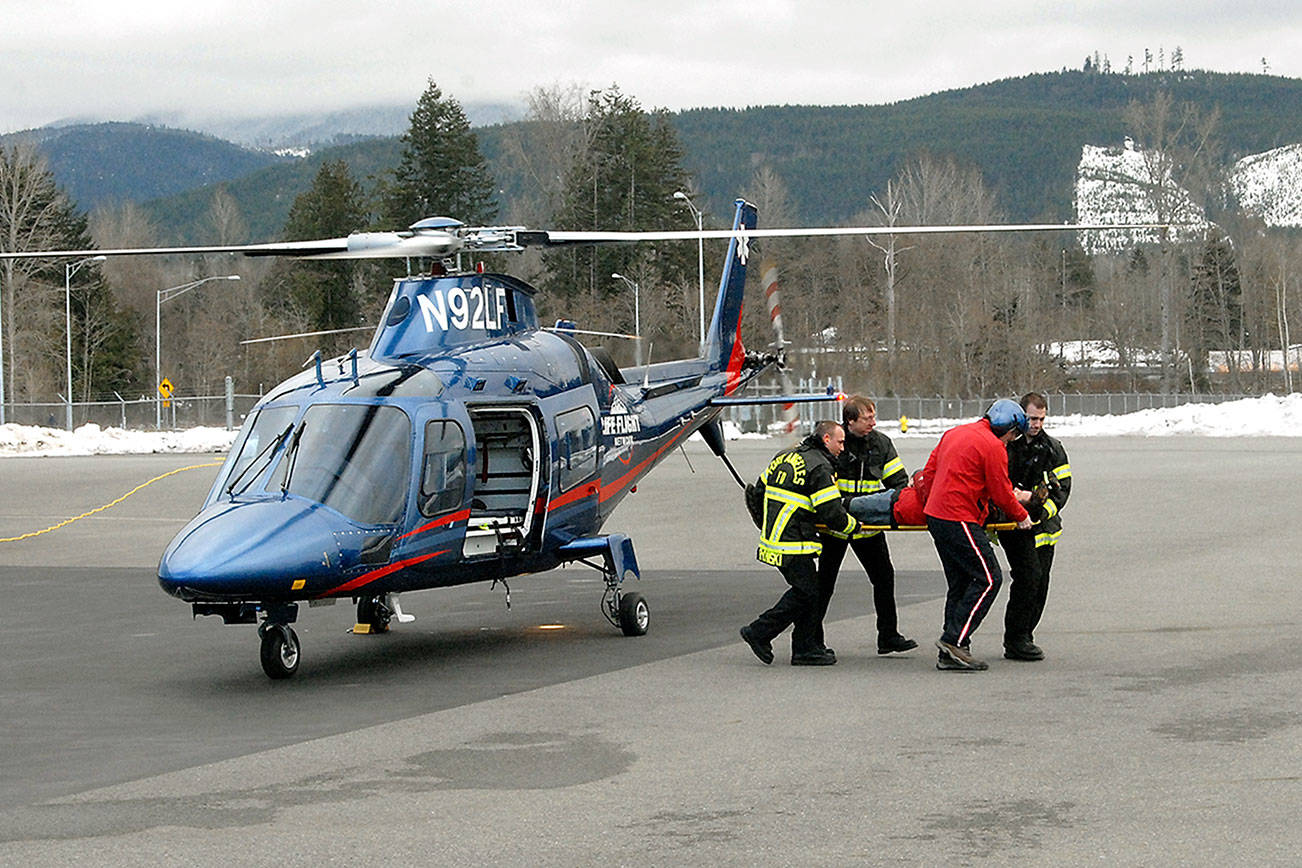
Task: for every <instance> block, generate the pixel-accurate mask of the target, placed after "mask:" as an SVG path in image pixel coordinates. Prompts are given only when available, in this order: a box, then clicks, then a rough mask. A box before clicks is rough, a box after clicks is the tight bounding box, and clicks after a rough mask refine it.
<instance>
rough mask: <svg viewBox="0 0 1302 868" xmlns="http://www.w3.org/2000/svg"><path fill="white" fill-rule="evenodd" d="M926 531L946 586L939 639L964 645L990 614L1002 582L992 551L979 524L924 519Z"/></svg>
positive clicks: (941, 519) (928, 517)
mask: <svg viewBox="0 0 1302 868" xmlns="http://www.w3.org/2000/svg"><path fill="white" fill-rule="evenodd" d="M927 530H928V531H930V532H931V539H932V541H933V542H934V543H935V544H936V553H937V554H939V555H940V563H941V566H943V567H944V568H945V581H946V582H948V583H949V591H948V593H946V595H945V630H944V632H943V633H941V634H940V639H941V641H942V642H948V643H949V644H951V645H966V644H967V643H968V642H969V641H971V638H972V634H973V633H975V632H976V629H977V627H979V626H981V621H982V619H983V618H985V616H986V612H988V611H990V604H991V603H993V602H994V601H995V595H996V594H997V593H999V585H1000V583H1001V582H1002V581H1003V575H1002V574H1001V573H1000V572H999V562H998V561H996V560H995V550H994V549H993V548H992V547H991V545H990V540H989V538H988V537H987V536H986V533H985V531H984V530H983V529H982V528H981V525H979V524H974V523H972V522H963V521H947V520H946V519H943V518H932V517H931V516H927Z"/></svg>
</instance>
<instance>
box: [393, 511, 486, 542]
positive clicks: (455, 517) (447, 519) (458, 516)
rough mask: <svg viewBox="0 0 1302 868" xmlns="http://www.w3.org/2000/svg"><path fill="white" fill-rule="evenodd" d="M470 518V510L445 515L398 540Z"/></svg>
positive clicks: (408, 532)
mask: <svg viewBox="0 0 1302 868" xmlns="http://www.w3.org/2000/svg"><path fill="white" fill-rule="evenodd" d="M469 518H470V510H468V509H463V510H461V511H460V512H454V513H452V514H451V515H445V516H443V517H442V518H436V519H434V520H433V521H431V522H430V523H429V524H426V525H421V526H420V527H418V528H416V529H415V530H411V531H407V532H406V533H404V534H403V535H402V536H400V537H398V539H406V538H407V537H409V536H415V535H416V534H418V533H424V532H425V531H427V530H433V529H434V528H436V527H442V526H443V525H445V524H455V523H456V522H459V521H466V520H468V519H469Z"/></svg>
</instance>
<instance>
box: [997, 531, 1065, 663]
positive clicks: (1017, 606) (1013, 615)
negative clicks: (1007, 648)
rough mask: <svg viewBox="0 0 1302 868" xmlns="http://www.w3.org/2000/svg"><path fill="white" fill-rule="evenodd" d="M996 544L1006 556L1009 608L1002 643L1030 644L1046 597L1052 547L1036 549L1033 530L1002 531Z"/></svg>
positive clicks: (1005, 612) (1051, 564)
mask: <svg viewBox="0 0 1302 868" xmlns="http://www.w3.org/2000/svg"><path fill="white" fill-rule="evenodd" d="M999 544H1000V545H1001V546H1003V547H1004V553H1005V554H1006V555H1007V556H1008V578H1009V580H1010V584H1009V587H1008V607H1007V608H1006V609H1004V644H1005V645H1006V644H1008V643H1010V642H1017V641H1026V642H1030V641H1032V640H1033V639H1034V638H1035V627H1036V625H1037V624H1039V623H1040V616H1041V615H1043V614H1044V604H1045V601H1046V600H1048V598H1049V570H1050V568H1051V567H1052V566H1053V546H1048V545H1046V546H1036V544H1035V531H1034V530H1001V531H1000V532H999Z"/></svg>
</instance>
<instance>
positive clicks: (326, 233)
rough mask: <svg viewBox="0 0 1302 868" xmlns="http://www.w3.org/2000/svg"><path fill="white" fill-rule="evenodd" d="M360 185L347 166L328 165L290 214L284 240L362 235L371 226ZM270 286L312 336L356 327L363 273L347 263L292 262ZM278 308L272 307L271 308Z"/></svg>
mask: <svg viewBox="0 0 1302 868" xmlns="http://www.w3.org/2000/svg"><path fill="white" fill-rule="evenodd" d="M365 202H366V200H365V196H364V195H363V193H362V187H361V185H360V184H359V183H358V182H357V181H356V180H354V179H353V176H352V174H351V173H350V172H349V171H348V164H347V163H345V162H344V161H343V160H335V161H327V162H325V163H323V164H322V165H321V168H320V170H318V171H317V174H316V178H314V179H313V181H312V186H311V188H310V189H308V190H307V191H305V192H303V193H301V194H300V195H299V196H298V197H297V198H296V199H295V200H294V204H293V205H292V206H290V209H289V219H288V220H287V221H286V222H285V229H284V237H285V238H287V239H291V240H296V241H299V240H309V239H313V238H338V237H341V236H345V235H348V234H349V233H352V232H357V231H359V230H361V229H364V228H365V227H366V225H367V222H368V220H369V214H368V211H367V207H366V204H365ZM282 268H283V271H282V274H281V275H280V279H278V280H274V281H273V282H272V285H274V286H276V287H277V291H278V292H280V293H282V294H283V299H282V303H283V304H284V305H286V306H288V307H290V308H292V309H294V310H296V311H298V312H299V313H300V315H301V316H302V317H303V318H304V320H305V321H306V323H307V324H308V326H309V328H310V329H312V330H314V331H315V330H324V329H339V328H349V327H351V326H355V325H357V324H358V322H359V319H360V313H361V310H362V304H363V300H362V299H361V297H360V292H359V284H360V273H361V270H362V269H361V267H360V266H358V265H356V264H355V263H352V262H348V261H323V262H311V261H307V262H294V263H287V264H285V265H283V266H282ZM273 306H274V305H273Z"/></svg>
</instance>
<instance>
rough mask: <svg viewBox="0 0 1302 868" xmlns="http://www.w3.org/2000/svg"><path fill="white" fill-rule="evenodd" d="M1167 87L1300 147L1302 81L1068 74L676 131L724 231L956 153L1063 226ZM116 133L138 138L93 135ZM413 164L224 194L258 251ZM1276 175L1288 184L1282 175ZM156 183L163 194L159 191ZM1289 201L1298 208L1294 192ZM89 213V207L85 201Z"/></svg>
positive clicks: (137, 163) (1230, 145) (482, 131)
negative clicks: (295, 216)
mask: <svg viewBox="0 0 1302 868" xmlns="http://www.w3.org/2000/svg"><path fill="white" fill-rule="evenodd" d="M1162 89H1165V90H1167V91H1169V92H1170V93H1171V95H1172V97H1173V98H1174V100H1175V101H1176V103H1177V104H1181V103H1186V102H1187V103H1192V104H1193V105H1194V106H1195V107H1196V108H1197V109H1198V110H1199V112H1201V113H1202V114H1204V115H1207V114H1210V113H1211V112H1213V111H1219V114H1220V122H1219V126H1218V134H1217V140H1216V142H1215V143H1214V148H1215V154H1214V156H1215V157H1216V158H1217V159H1218V160H1219V161H1221V163H1222V164H1223V165H1226V166H1230V165H1233V164H1234V163H1235V162H1236V161H1238V160H1241V159H1244V158H1247V157H1248V156H1249V155H1256V154H1262V153H1264V152H1267V151H1270V150H1272V149H1278V148H1284V147H1287V146H1290V145H1293V144H1296V143H1302V80H1297V79H1289V78H1282V77H1278V76H1266V75H1245V74H1224V73H1214V72H1201V71H1180V72H1154V73H1145V74H1142V75H1121V74H1110V73H1095V72H1083V71H1063V72H1058V73H1044V74H1037V75H1028V76H1023V77H1021V78H1014V79H1006V80H1003V81H996V82H991V83H989V84H983V85H979V86H975V87H970V88H963V89H958V90H951V91H945V92H943V93H937V94H931V95H929V96H924V97H918V98H917V99H912V100H907V101H904V102H899V103H894V104H891V105H876V106H869V105H860V106H831V107H820V106H762V107H753V108H746V109H718V108H716V109H692V110H688V111H683V112H679V113H677V114H674V115H671V120H672V122H673V123H674V124H675V126H676V128H677V130H678V133H679V137H680V141H681V142H682V145H683V148H684V151H685V154H686V156H685V160H684V162H685V165H686V167H687V168H688V170H689V171H691V172H694V173H695V174H696V176H697V178H698V179H699V189H700V190H701V191H702V194H701V196H700V197H699V198H698V199H697V202H698V204H701V205H702V206H703V207H704V208H705V209H706V211H707V212H708V213H710V214H711V215H713V216H714V217H715V219H716V220H717V219H719V217H720V215H726V214H729V213H731V202H732V200H733V199H734V198H735V197H736V196H737V195H739V194H740V193H742V191H744V190H746V189H747V188H748V187H749V186H750V184H751V179H752V177H753V174H754V172H755V170H756V169H757V168H758V167H759V166H762V165H767V166H769V167H770V168H771V169H772V170H774V171H775V172H776V173H777V174H778V175H779V176H780V177H781V178H782V179H783V181H784V182H785V183H786V185H787V187H788V189H789V191H790V198H791V201H792V206H793V208H794V210H795V212H796V213H795V218H796V220H797V221H798V222H800V223H803V224H807V225H810V224H828V223H836V222H844V221H847V220H849V219H851V218H852V217H854V216H855V215H856V214H858V213H860V212H862V211H864V210H865V209H866V208H867V206H868V204H869V196H870V195H871V194H873V193H875V192H877V191H880V190H883V189H884V188H885V185H886V183H887V181H888V180H890V179H891V178H892V177H894V176H895V175H896V174H897V173H898V172H899V171H900V169H901V168H902V167H903V166H904V165H905V164H906V163H907V162H908V161H909V160H910V159H913V158H915V157H916V156H917V155H919V154H921V153H923V152H924V151H930V152H933V153H936V154H941V155H944V154H952V155H954V156H956V157H957V158H958V159H959V160H961V161H964V162H967V163H969V164H972V165H974V166H976V167H977V168H979V169H980V170H981V172H982V174H983V177H984V178H985V180H986V183H987V184H988V185H989V186H990V187H991V188H992V189H993V190H994V191H995V193H996V195H997V197H998V200H999V202H1000V203H1001V206H1002V208H1003V211H1004V214H1005V216H1006V217H1007V218H1008V219H1010V220H1017V221H1022V220H1035V221H1039V220H1046V221H1065V220H1069V219H1071V218H1072V216H1073V210H1072V201H1073V191H1074V189H1075V183H1076V177H1077V171H1078V167H1079V164H1080V161H1081V155H1082V148H1083V147H1084V146H1086V145H1091V146H1095V147H1100V148H1114V149H1115V148H1121V147H1122V144H1123V142H1124V140H1125V137H1126V136H1127V134H1129V133H1130V132H1131V131H1129V130H1127V129H1126V126H1125V123H1124V121H1123V114H1124V112H1125V109H1126V107H1127V106H1128V105H1129V104H1130V103H1131V102H1140V103H1147V102H1151V101H1152V99H1153V97H1154V95H1155V94H1156V93H1157V92H1158V91H1159V90H1162ZM525 123H527V122H523V121H517V122H513V123H507V124H497V125H493V126H486V127H478V128H476V133H477V135H478V136H479V141H480V147H481V150H482V151H483V153H484V156H485V157H486V158H487V160H488V162H489V166H490V170H491V171H492V173H493V175H494V177H495V179H496V181H497V185H498V187H499V188H500V189H501V190H502V194H501V199H502V201H503V204H504V205H509V202H510V201H511V199H512V197H513V196H515V195H517V194H519V193H520V192H521V191H523V190H524V189H525V183H526V181H525V179H524V178H523V177H519V176H518V175H517V174H515V172H514V170H513V169H511V168H510V161H508V160H507V159H506V150H507V148H506V142H507V140H508V137H509V136H513V135H515V134H516V132H517V131H518V128H519V125H520V124H525ZM374 125H378V121H376V122H375V124H374ZM114 126H127V125H97V126H95V127H89V128H86V129H92V130H95V129H100V128H101V127H108V128H111V127H114ZM290 126H292V124H290ZM287 128H288V127H287ZM73 129H77V128H73ZM151 129H152V128H151ZM336 129H338V127H336ZM171 132H175V131H171ZM267 135H268V136H269V137H270V135H271V134H270V133H268V134H267ZM196 139H197V140H198V141H205V142H212V141H213V140H211V139H208V138H207V137H202V136H199V137H196ZM268 140H270V138H269V139H268ZM70 143H71V141H70V140H69V144H70ZM83 147H84V148H85V149H86V156H85V157H83V161H82V162H81V163H74V162H72V161H71V160H69V161H68V162H66V163H61V166H62V168H61V169H56V174H58V176H59V177H60V180H61V181H62V182H63V183H65V184H69V181H68V179H69V178H72V177H77V178H80V177H81V175H78V174H77V173H78V172H80V173H82V175H84V174H86V173H92V174H94V173H98V172H102V170H103V164H104V162H105V158H103V157H101V156H97V155H98V154H99V150H100V148H101V147H105V148H106V147H107V146H101V145H97V144H94V143H90V142H87V143H84V144H83ZM115 147H129V146H128V145H125V144H123V143H119V144H118V145H116V146H115ZM230 147H234V146H230ZM236 150H237V151H238V150H240V149H236ZM400 151H401V146H400V143H399V142H398V140H397V139H396V138H394V137H392V136H389V137H377V138H373V139H367V140H362V141H352V142H348V143H346V144H341V145H338V146H336V147H332V148H327V149H324V150H320V151H317V152H315V153H313V154H312V156H311V157H309V158H308V159H307V160H306V161H304V160H278V159H277V158H275V157H273V156H270V155H266V154H258V153H257V152H250V153H253V154H254V155H255V156H256V157H257V159H260V160H263V161H266V162H264V163H262V164H260V166H258V167H255V168H254V169H252V170H249V172H248V173H247V174H243V175H239V176H234V175H231V174H224V175H222V176H221V177H214V178H213V179H212V181H220V182H222V183H223V186H225V188H226V189H228V190H229V191H230V192H231V193H232V195H234V196H235V198H236V201H237V202H238V203H239V205H240V207H241V208H242V210H243V212H244V214H245V217H246V219H247V220H248V223H249V225H250V229H251V237H252V239H254V240H271V239H275V238H277V237H278V235H279V232H280V228H281V226H282V225H283V223H284V219H285V216H286V215H287V214H288V211H289V206H290V204H291V203H292V201H293V199H294V197H295V196H296V195H298V193H300V192H302V191H303V190H306V189H307V188H308V186H309V185H310V183H311V179H312V177H313V175H314V174H315V172H316V169H317V167H319V165H320V161H321V160H323V159H327V158H328V159H343V160H345V161H346V162H348V164H349V165H350V167H351V169H352V172H353V174H354V176H355V177H357V178H358V179H359V180H361V181H363V183H366V182H367V179H368V178H373V177H376V176H378V175H380V174H382V173H383V172H384V171H386V170H387V169H390V168H392V167H393V166H395V165H396V164H397V161H398V155H399V153H400ZM126 153H128V154H130V153H131V152H130V151H129V150H128V151H126ZM113 159H114V160H118V161H120V162H124V163H127V164H129V168H130V169H131V170H133V171H134V172H137V173H141V174H144V175H148V174H150V172H148V171H146V170H147V169H152V168H153V162H154V161H151V160H149V159H137V158H132V159H125V158H122V157H116V158H113ZM109 162H112V160H110V161H109ZM158 165H159V166H160V167H161V169H162V170H161V171H160V172H159V173H158V174H160V175H162V176H164V177H166V178H167V181H168V183H169V184H170V185H171V186H170V189H171V190H183V189H184V186H185V185H186V184H190V185H191V186H193V180H194V179H193V176H191V177H190V178H189V180H184V179H180V178H176V177H173V175H174V174H175V170H174V169H172V168H170V167H169V166H168V165H167V164H165V163H162V162H159V163H158ZM1277 177H1287V175H1280V174H1278V173H1277ZM109 180H110V179H108V178H105V179H103V182H104V183H107V182H108V181H109ZM142 182H143V178H141V179H139V181H138V182H137V187H136V189H137V190H138V191H139V190H140V189H142V188H143V186H144V184H143V183H142ZM156 183H158V184H159V185H160V186H162V184H163V182H162V181H161V180H157V179H156ZM69 186H71V184H69ZM213 186H214V185H213V184H212V183H211V182H209V184H208V186H205V187H198V188H195V189H184V191H183V192H177V193H173V194H172V195H170V196H164V197H162V198H158V199H154V200H153V201H151V202H150V203H149V206H148V208H149V211H150V212H151V213H152V214H154V215H155V217H156V219H158V220H159V222H160V223H162V224H164V225H166V226H168V227H171V230H172V232H173V233H174V234H175V235H176V237H178V238H180V239H184V240H187V241H195V242H198V241H202V240H204V238H203V229H202V228H201V227H202V224H203V218H204V216H205V215H206V212H207V209H208V207H209V205H210V203H211V201H212V195H213ZM1253 195H1267V194H1265V193H1263V194H1256V193H1253ZM1271 195H1275V196H1276V198H1279V196H1280V194H1279V193H1275V194H1271ZM1283 195H1284V198H1285V199H1288V200H1289V201H1291V199H1289V197H1290V196H1291V195H1292V193H1291V191H1284V194H1283ZM136 198H145V196H143V195H137V197H136ZM78 200H79V202H81V203H82V204H83V205H85V204H86V201H84V200H83V199H82V198H81V196H79V197H78ZM91 201H94V200H93V199H92V200H91ZM1273 207H1289V205H1288V204H1287V202H1286V203H1284V204H1282V205H1276V206H1273ZM503 212H504V213H507V212H509V208H508V207H504V208H503ZM453 216H455V215H453Z"/></svg>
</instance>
